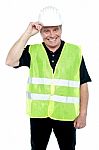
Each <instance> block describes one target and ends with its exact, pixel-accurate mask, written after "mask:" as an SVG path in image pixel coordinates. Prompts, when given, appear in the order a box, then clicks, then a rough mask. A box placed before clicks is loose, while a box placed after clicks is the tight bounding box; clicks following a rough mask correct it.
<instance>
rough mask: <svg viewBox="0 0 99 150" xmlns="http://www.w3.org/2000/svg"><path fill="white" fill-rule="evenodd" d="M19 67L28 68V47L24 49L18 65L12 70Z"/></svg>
mask: <svg viewBox="0 0 99 150" xmlns="http://www.w3.org/2000/svg"><path fill="white" fill-rule="evenodd" d="M21 66H27V67H30V54H29V45H27V46H26V47H25V48H24V51H23V53H22V56H21V57H20V59H19V65H18V66H16V67H14V68H19V67H21Z"/></svg>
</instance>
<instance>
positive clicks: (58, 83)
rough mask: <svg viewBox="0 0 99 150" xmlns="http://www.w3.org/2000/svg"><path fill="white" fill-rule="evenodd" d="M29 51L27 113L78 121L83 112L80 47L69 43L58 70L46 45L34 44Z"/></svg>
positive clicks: (61, 55)
mask: <svg viewBox="0 0 99 150" xmlns="http://www.w3.org/2000/svg"><path fill="white" fill-rule="evenodd" d="M29 53H30V56H31V62H30V71H29V78H28V83H27V114H28V115H29V116H30V117H31V118H46V117H50V118H53V119H56V120H64V121H72V120H74V119H75V118H76V117H77V116H78V114H79V101H80V90H79V89H80V64H81V59H82V54H81V49H80V47H79V46H76V45H73V44H69V43H65V44H64V47H63V49H62V52H61V54H60V57H59V60H58V62H57V64H56V67H55V71H54V73H53V70H52V67H51V66H50V62H49V59H48V56H47V53H46V50H45V49H44V47H43V45H42V44H35V45H31V46H30V47H29Z"/></svg>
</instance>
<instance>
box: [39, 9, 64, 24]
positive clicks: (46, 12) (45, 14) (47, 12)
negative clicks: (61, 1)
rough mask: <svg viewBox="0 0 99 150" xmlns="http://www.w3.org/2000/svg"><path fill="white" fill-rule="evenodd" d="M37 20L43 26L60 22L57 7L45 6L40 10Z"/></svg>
mask: <svg viewBox="0 0 99 150" xmlns="http://www.w3.org/2000/svg"><path fill="white" fill-rule="evenodd" d="M38 22H39V23H41V24H42V25H43V26H58V25H61V24H62V19H61V15H60V13H59V11H58V9H56V8H55V7H52V6H47V7H45V8H43V9H42V10H41V11H40V13H39V16H38Z"/></svg>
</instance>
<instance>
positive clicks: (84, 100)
mask: <svg viewBox="0 0 99 150" xmlns="http://www.w3.org/2000/svg"><path fill="white" fill-rule="evenodd" d="M39 32H40V34H41V36H42V39H43V42H42V43H38V44H31V45H27V46H26V44H27V41H28V40H29V39H30V37H31V36H34V35H35V34H37V33H39ZM61 34H62V21H61V16H60V13H59V11H58V10H57V9H56V8H55V7H51V6H48V7H45V8H43V9H42V10H41V11H40V14H39V17H38V21H37V22H31V23H30V24H29V26H28V27H27V29H26V31H25V32H24V33H23V34H22V36H21V37H20V38H19V40H18V41H16V43H15V44H14V45H13V46H12V48H11V49H10V51H9V53H8V56H7V59H6V64H7V65H9V66H12V67H15V68H18V67H21V66H28V67H29V77H28V82H27V92H26V94H27V113H28V115H29V117H30V129H31V150H46V147H47V144H48V141H49V138H50V135H51V132H52V130H53V132H54V134H55V136H56V138H57V141H58V144H59V148H60V150H75V145H76V129H77V128H83V127H85V125H86V116H87V105H88V85H87V82H90V81H91V79H90V76H89V74H88V72H87V69H86V66H85V62H84V59H83V56H82V53H81V48H80V47H79V46H77V45H74V44H70V43H66V42H65V41H63V40H62V39H61Z"/></svg>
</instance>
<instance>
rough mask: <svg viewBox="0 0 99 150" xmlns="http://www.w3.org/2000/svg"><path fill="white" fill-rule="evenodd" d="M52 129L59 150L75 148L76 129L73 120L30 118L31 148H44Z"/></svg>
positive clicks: (40, 149) (43, 149)
mask: <svg viewBox="0 0 99 150" xmlns="http://www.w3.org/2000/svg"><path fill="white" fill-rule="evenodd" d="M52 129H53V132H54V134H55V136H56V138H57V141H58V145H59V148H60V150H75V145H76V129H75V128H74V126H73V121H58V120H53V119H50V118H30V131H31V150H46V147H47V144H48V141H49V138H50V135H51V132H52Z"/></svg>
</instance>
